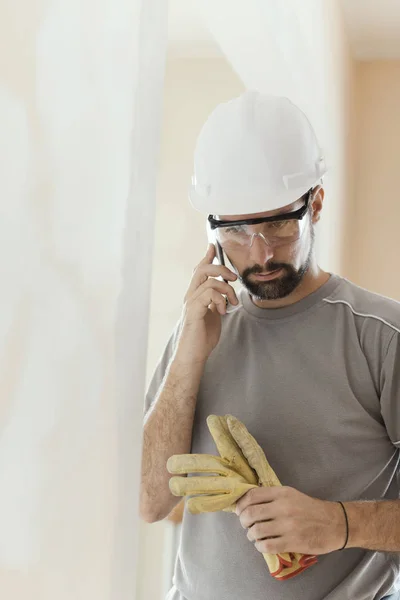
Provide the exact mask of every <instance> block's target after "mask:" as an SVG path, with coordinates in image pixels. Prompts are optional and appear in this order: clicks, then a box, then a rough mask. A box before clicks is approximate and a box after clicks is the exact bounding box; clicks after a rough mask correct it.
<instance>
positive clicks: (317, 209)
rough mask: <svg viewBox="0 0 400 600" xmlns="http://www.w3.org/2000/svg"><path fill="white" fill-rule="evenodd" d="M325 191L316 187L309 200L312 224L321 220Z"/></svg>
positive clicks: (320, 187)
mask: <svg viewBox="0 0 400 600" xmlns="http://www.w3.org/2000/svg"><path fill="white" fill-rule="evenodd" d="M324 198H325V191H324V188H323V187H322V186H320V185H318V186H317V187H316V188H314V190H313V193H312V198H311V204H310V207H311V220H312V223H313V224H315V223H318V221H319V220H320V218H321V211H322V208H323V205H324Z"/></svg>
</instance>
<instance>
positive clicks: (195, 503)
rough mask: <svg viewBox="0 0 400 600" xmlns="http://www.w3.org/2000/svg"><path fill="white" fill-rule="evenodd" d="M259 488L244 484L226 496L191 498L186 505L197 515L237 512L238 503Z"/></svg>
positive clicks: (214, 495) (212, 495) (211, 495)
mask: <svg viewBox="0 0 400 600" xmlns="http://www.w3.org/2000/svg"><path fill="white" fill-rule="evenodd" d="M254 487H257V486H255V485H249V484H242V485H238V486H237V488H235V489H232V490H231V491H230V492H229V493H226V494H207V495H201V496H195V497H194V498H189V500H188V501H187V503H186V506H187V508H188V510H189V511H190V512H191V513H193V514H195V513H199V512H216V511H218V510H224V511H226V512H235V507H236V502H237V501H238V500H239V498H241V497H242V496H243V494H245V493H246V492H248V491H249V489H252V488H254Z"/></svg>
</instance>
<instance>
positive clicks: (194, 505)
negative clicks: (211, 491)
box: [186, 494, 232, 515]
mask: <svg viewBox="0 0 400 600" xmlns="http://www.w3.org/2000/svg"><path fill="white" fill-rule="evenodd" d="M231 505H232V497H231V494H216V495H215V496H196V497H195V498H189V499H188V500H187V502H186V508H187V509H188V511H189V512H190V513H191V514H192V515H197V514H199V513H206V512H217V511H219V510H225V509H227V508H229V507H230V506H231Z"/></svg>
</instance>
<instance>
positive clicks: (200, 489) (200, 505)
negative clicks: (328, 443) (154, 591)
mask: <svg viewBox="0 0 400 600" xmlns="http://www.w3.org/2000/svg"><path fill="white" fill-rule="evenodd" d="M207 425H208V428H209V430H210V433H211V435H212V437H213V439H214V441H215V444H216V446H217V449H218V451H219V453H220V457H217V456H213V455H207V454H183V455H175V456H172V457H171V458H170V459H169V460H168V462H167V469H168V471H169V472H170V473H172V474H174V475H183V474H185V475H187V474H189V473H200V474H203V475H205V474H208V475H209V476H207V477H205V476H203V475H200V476H194V477H189V478H185V477H172V478H171V479H170V483H169V485H170V490H171V492H172V493H173V494H174V495H175V496H193V495H196V497H192V498H190V499H189V500H188V501H187V508H188V510H189V512H191V513H192V514H197V513H201V512H214V511H218V510H225V511H229V512H234V510H235V507H236V501H237V500H239V498H241V496H243V495H244V494H245V493H246V492H247V491H249V490H250V489H252V488H253V487H257V485H260V486H273V485H281V484H280V482H279V479H278V477H277V476H276V474H275V472H274V471H273V469H272V468H271V466H270V464H269V463H268V461H267V459H266V457H265V454H264V452H263V450H262V448H261V447H260V446H259V444H258V443H257V442H256V440H255V439H254V438H253V436H252V435H250V433H249V432H248V430H247V429H246V427H245V426H244V425H243V423H241V422H240V421H239V420H238V419H236V418H235V417H232V416H231V415H227V416H225V417H218V416H216V415H210V416H209V417H208V419H207ZM214 473H216V474H217V475H211V474H214ZM263 556H264V559H265V561H266V562H267V565H268V568H269V571H270V573H271V575H272V576H273V577H275V578H276V579H279V580H282V579H288V578H289V577H294V576H295V575H297V574H299V573H300V572H302V571H303V570H304V569H306V568H308V567H309V566H311V565H312V564H315V562H316V561H317V559H316V557H315V556H308V555H303V554H299V553H282V554H263Z"/></svg>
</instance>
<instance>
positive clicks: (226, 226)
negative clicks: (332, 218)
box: [208, 189, 312, 252]
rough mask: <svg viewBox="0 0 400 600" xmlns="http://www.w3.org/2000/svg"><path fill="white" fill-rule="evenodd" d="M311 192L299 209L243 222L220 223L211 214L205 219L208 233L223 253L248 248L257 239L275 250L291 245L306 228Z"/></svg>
mask: <svg viewBox="0 0 400 600" xmlns="http://www.w3.org/2000/svg"><path fill="white" fill-rule="evenodd" d="M311 195H312V189H310V190H309V191H308V192H307V193H306V194H305V197H304V200H305V203H304V205H303V206H302V207H300V208H299V209H298V210H296V211H293V212H290V213H286V214H281V215H276V216H273V217H260V218H258V219H246V220H243V221H221V220H218V219H215V218H214V217H213V216H212V215H210V216H209V217H208V222H209V225H210V228H211V230H214V231H215V235H216V239H217V241H218V242H219V244H220V245H221V247H222V248H223V249H224V250H226V251H228V252H229V251H232V250H239V249H242V248H245V249H246V248H251V246H252V245H253V243H254V240H255V238H256V237H260V238H262V239H263V240H264V242H265V243H266V244H267V245H268V246H271V247H272V248H276V247H279V246H284V245H286V244H292V243H293V242H296V241H297V240H299V239H300V238H301V236H302V234H303V231H304V229H305V226H306V219H304V216H305V215H306V214H307V210H308V206H309V202H310V198H311Z"/></svg>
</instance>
